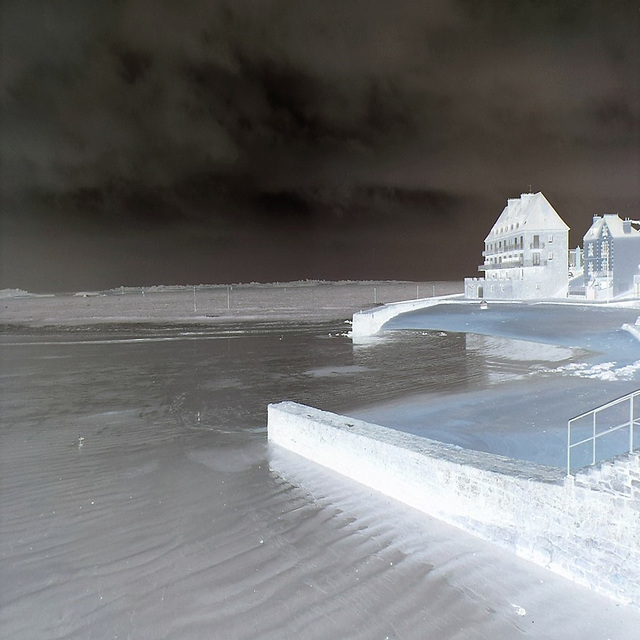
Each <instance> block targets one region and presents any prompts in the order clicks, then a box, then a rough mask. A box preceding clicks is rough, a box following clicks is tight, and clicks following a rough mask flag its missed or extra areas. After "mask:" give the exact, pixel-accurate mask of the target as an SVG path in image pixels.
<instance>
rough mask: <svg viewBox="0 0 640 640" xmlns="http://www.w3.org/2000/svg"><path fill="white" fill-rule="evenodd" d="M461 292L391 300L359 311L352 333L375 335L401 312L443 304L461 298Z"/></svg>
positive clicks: (354, 320)
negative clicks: (398, 300)
mask: <svg viewBox="0 0 640 640" xmlns="http://www.w3.org/2000/svg"><path fill="white" fill-rule="evenodd" d="M461 297H462V296H461V295H460V294H454V295H450V296H440V297H437V298H420V299H418V300H404V301H402V302H390V303H389V304H384V305H381V306H380V307H374V308H373V309H367V310H366V311H358V312H357V313H354V314H353V326H352V329H351V334H352V336H353V337H354V338H364V337H367V336H373V335H375V334H376V333H378V331H380V329H381V328H382V325H383V324H385V323H386V322H389V320H391V318H395V317H396V316H399V315H400V314H401V313H407V312H408V311H416V310H417V309H426V308H427V307H433V306H435V305H437V304H442V303H443V302H446V301H448V300H452V299H456V298H461Z"/></svg>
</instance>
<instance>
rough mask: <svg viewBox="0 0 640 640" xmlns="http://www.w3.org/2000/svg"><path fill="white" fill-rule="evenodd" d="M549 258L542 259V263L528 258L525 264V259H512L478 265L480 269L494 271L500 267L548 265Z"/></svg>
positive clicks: (526, 267) (518, 267) (528, 267)
mask: <svg viewBox="0 0 640 640" xmlns="http://www.w3.org/2000/svg"><path fill="white" fill-rule="evenodd" d="M547 264H548V262H547V260H540V264H532V262H531V260H528V261H527V263H526V264H525V263H524V261H523V260H510V261H508V262H507V261H505V262H499V263H498V264H481V265H480V266H479V267H478V271H494V270H500V269H520V268H524V269H531V267H546V266H547Z"/></svg>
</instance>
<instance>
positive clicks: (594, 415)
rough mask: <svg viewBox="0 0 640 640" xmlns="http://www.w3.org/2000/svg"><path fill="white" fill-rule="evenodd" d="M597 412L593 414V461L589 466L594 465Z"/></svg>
mask: <svg viewBox="0 0 640 640" xmlns="http://www.w3.org/2000/svg"><path fill="white" fill-rule="evenodd" d="M597 416H598V414H597V412H596V411H594V412H593V460H592V462H591V464H595V463H596V420H597Z"/></svg>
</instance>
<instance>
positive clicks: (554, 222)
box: [464, 192, 569, 300]
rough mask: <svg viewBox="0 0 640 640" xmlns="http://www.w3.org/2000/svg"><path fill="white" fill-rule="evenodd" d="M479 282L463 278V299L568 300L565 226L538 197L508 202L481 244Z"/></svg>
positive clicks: (529, 194)
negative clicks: (480, 275) (482, 247)
mask: <svg viewBox="0 0 640 640" xmlns="http://www.w3.org/2000/svg"><path fill="white" fill-rule="evenodd" d="M483 256H484V264H482V265H481V266H479V267H478V270H479V271H483V272H484V277H483V278H465V281H464V283H465V297H466V298H478V299H486V300H530V299H543V298H566V297H567V295H568V290H569V266H568V261H569V227H568V226H567V225H566V224H565V223H564V221H563V220H562V218H561V217H560V216H559V215H558V213H557V212H556V210H555V209H554V208H553V207H552V206H551V204H550V203H549V201H548V200H547V199H546V198H545V197H544V195H542V193H540V192H538V193H523V194H522V195H521V196H520V197H519V198H509V200H507V206H506V207H505V208H504V209H503V211H502V213H501V214H500V216H499V217H498V219H497V220H496V222H495V224H494V225H493V227H492V229H491V231H490V232H489V235H488V236H487V237H486V238H485V241H484V251H483Z"/></svg>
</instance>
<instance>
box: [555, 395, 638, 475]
mask: <svg viewBox="0 0 640 640" xmlns="http://www.w3.org/2000/svg"><path fill="white" fill-rule="evenodd" d="M638 396H640V389H638V390H637V391H632V392H631V393H627V394H626V395H624V396H620V397H619V398H616V399H615V400H611V401H609V402H606V403H605V404H602V405H600V406H599V407H596V408H595V409H591V410H590V411H585V412H584V413H581V414H580V415H577V416H574V417H573V418H571V419H570V420H569V421H568V422H567V475H568V476H569V475H571V449H573V448H574V447H578V446H580V445H583V444H586V443H588V442H592V443H593V444H592V453H591V464H592V465H594V464H595V463H596V442H597V440H598V438H601V437H603V436H606V435H609V434H611V433H614V432H616V431H619V430H620V429H626V428H628V429H629V453H632V452H633V450H634V429H635V427H637V426H640V415H638V416H637V417H636V408H637V409H638V413H639V414H640V402H638V403H636V402H634V400H635V398H636V397H638ZM624 402H629V419H628V420H625V421H624V422H621V423H620V424H617V425H615V426H610V427H607V428H605V429H603V430H601V431H598V424H597V422H598V414H599V413H600V412H602V411H604V410H606V409H610V408H611V407H614V406H616V405H619V404H622V403H624ZM589 416H593V421H592V434H591V436H589V437H588V438H583V439H582V440H580V441H579V442H571V427H572V424H573V423H574V422H576V421H578V420H582V419H584V418H588V417H589ZM638 446H639V447H640V442H638ZM621 453H622V452H621Z"/></svg>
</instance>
